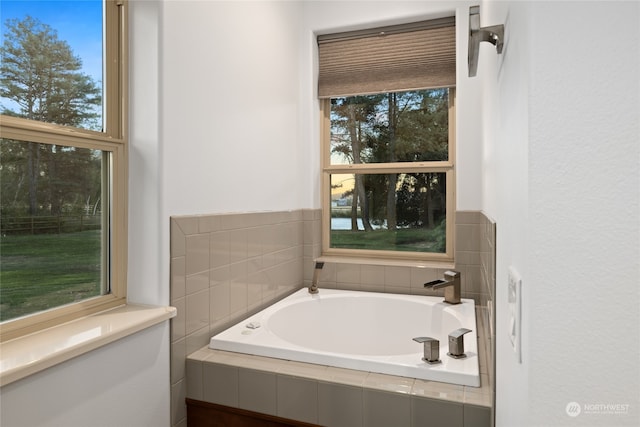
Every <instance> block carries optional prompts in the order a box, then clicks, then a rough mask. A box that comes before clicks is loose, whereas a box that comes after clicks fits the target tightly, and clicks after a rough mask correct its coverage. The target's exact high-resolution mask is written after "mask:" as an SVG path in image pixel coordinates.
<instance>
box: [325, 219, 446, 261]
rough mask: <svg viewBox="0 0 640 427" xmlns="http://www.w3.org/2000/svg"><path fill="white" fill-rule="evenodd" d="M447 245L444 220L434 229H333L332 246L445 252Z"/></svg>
mask: <svg viewBox="0 0 640 427" xmlns="http://www.w3.org/2000/svg"><path fill="white" fill-rule="evenodd" d="M445 246H446V236H445V229H444V221H443V222H442V224H441V226H438V227H435V228H433V229H422V228H410V229H398V230H373V231H363V230H359V231H351V230H332V231H331V247H332V248H341V249H368V250H391V251H411V252H436V253H444V252H445V249H446V248H445Z"/></svg>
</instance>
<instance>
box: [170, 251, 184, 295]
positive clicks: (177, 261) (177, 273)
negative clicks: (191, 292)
mask: <svg viewBox="0 0 640 427" xmlns="http://www.w3.org/2000/svg"><path fill="white" fill-rule="evenodd" d="M185 271H186V261H185V257H184V256H181V257H177V258H171V300H172V301H173V300H174V299H177V298H182V297H183V296H185V295H186V273H185Z"/></svg>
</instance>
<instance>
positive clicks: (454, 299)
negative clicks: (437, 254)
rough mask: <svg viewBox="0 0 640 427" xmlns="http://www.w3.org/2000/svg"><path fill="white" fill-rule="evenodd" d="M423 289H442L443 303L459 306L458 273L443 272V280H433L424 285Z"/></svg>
mask: <svg viewBox="0 0 640 427" xmlns="http://www.w3.org/2000/svg"><path fill="white" fill-rule="evenodd" d="M424 287H425V288H433V289H440V288H444V302H446V303H447V304H460V302H461V301H460V272H459V271H451V270H448V271H445V272H444V280H433V281H431V282H427V283H425V284H424Z"/></svg>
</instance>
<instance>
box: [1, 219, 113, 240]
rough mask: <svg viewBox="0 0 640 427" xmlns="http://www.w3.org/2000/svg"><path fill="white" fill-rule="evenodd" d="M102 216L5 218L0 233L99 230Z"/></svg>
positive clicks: (54, 232)
mask: <svg viewBox="0 0 640 427" xmlns="http://www.w3.org/2000/svg"><path fill="white" fill-rule="evenodd" d="M101 226H102V216H101V215H100V214H97V215H84V214H81V215H56V216H5V215H3V216H2V218H0V232H1V233H2V235H3V236H5V235H8V234H60V233H73V232H78V231H86V230H99V229H100V228H101Z"/></svg>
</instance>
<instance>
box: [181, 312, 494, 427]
mask: <svg viewBox="0 0 640 427" xmlns="http://www.w3.org/2000/svg"><path fill="white" fill-rule="evenodd" d="M480 310H481V309H480ZM479 317H480V316H479ZM478 329H479V333H478V335H477V337H478V340H479V354H480V372H481V384H482V385H481V387H479V388H477V387H466V386H460V385H452V384H445V383H439V382H434V381H423V380H417V379H413V378H406V377H397V376H391V375H383V374H377V373H370V372H363V371H354V370H349V369H342V368H334V367H328V366H322V365H315V364H308V363H300V362H292V361H286V360H279V359H272V358H266V357H261V356H251V355H244V354H237V353H229V352H225V351H219V350H211V349H209V348H207V347H204V348H202V349H200V350H198V351H196V352H194V353H192V354H191V355H189V357H188V358H187V391H186V394H187V397H188V398H190V399H194V400H200V401H204V402H210V403H216V404H220V405H225V406H230V407H234V408H240V409H245V410H249V411H254V412H260V413H264V414H268V415H275V416H278V417H282V418H288V419H293V420H296V421H304V422H308V423H312V424H319V425H323V426H349V427H358V426H362V427H376V426H389V425H398V426H400V425H402V426H422V427H424V426H442V425H448V426H459V427H485V426H486V427H489V426H490V425H491V405H492V390H491V387H490V384H489V380H488V373H487V372H488V371H487V362H488V353H487V351H488V347H487V346H485V345H480V344H481V343H483V342H486V337H485V336H484V334H485V333H486V331H487V330H488V327H487V326H486V325H479V328H478Z"/></svg>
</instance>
